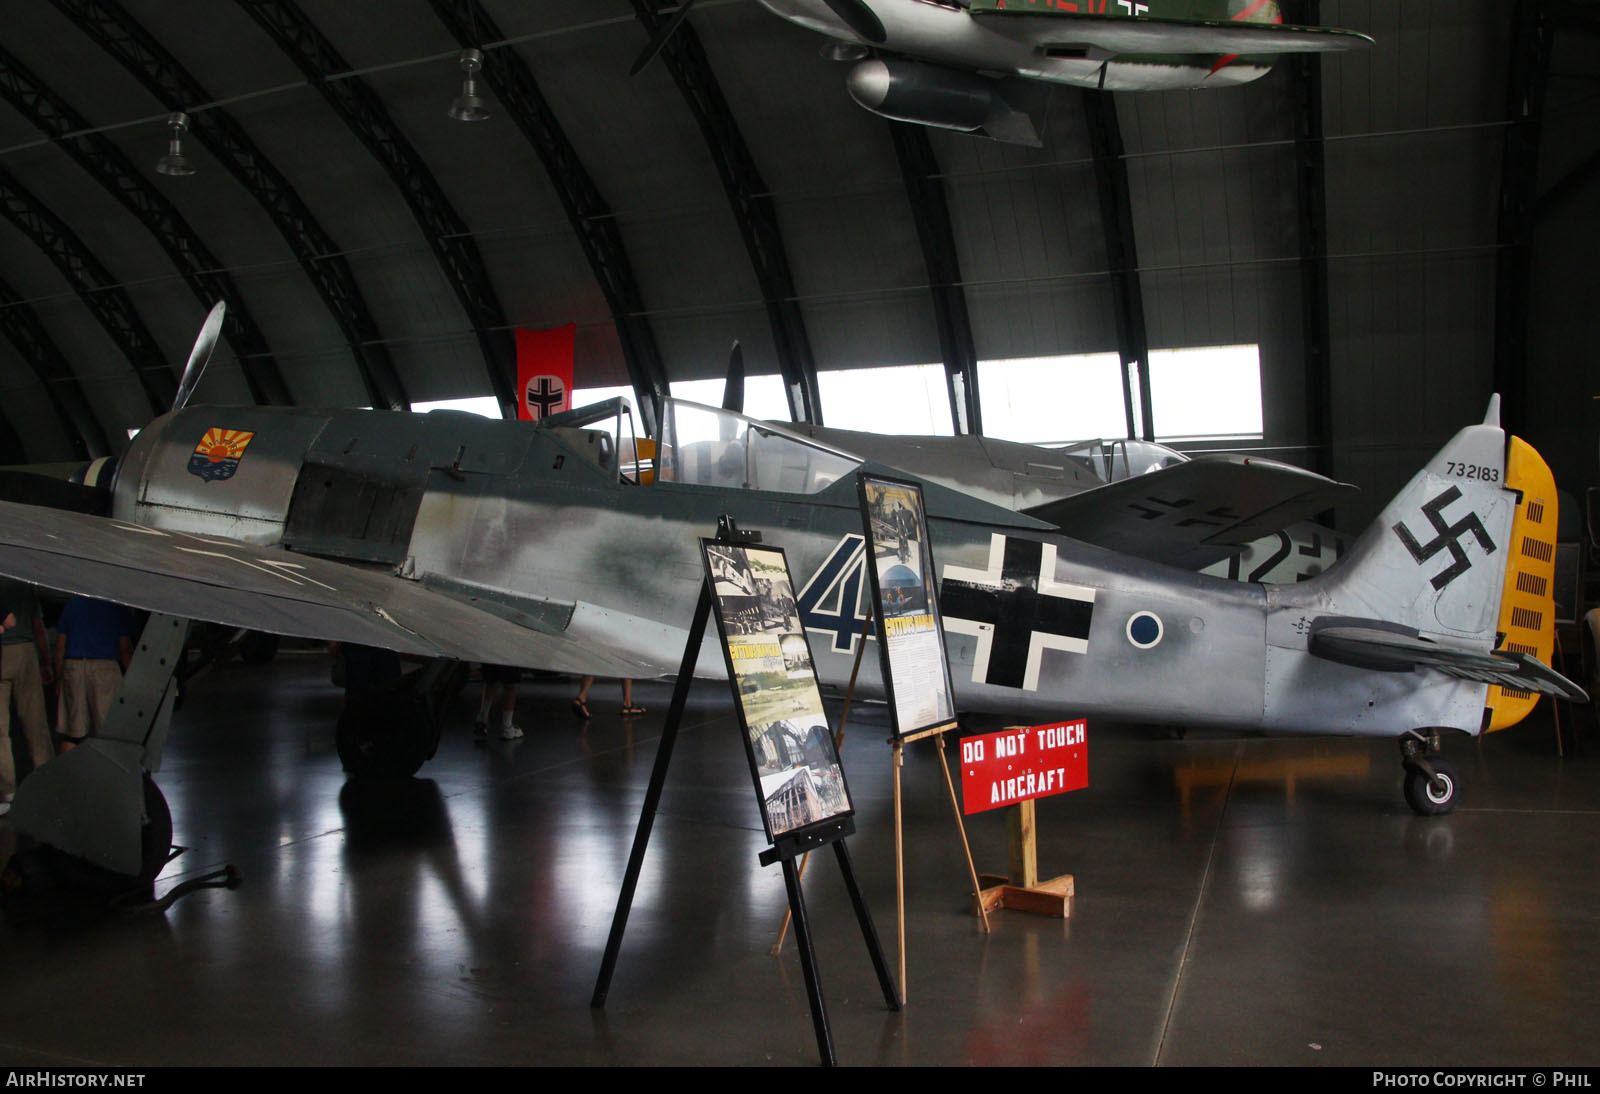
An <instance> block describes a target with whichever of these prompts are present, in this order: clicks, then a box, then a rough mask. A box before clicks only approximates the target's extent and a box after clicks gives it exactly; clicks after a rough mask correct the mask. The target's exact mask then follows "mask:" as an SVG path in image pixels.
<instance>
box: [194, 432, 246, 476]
mask: <svg viewBox="0 0 1600 1094" xmlns="http://www.w3.org/2000/svg"><path fill="white" fill-rule="evenodd" d="M254 436H255V434H254V433H247V432H245V431H244V430H241V429H208V430H206V435H205V436H204V437H201V438H200V443H199V444H197V445H195V446H194V454H193V455H191V456H190V457H189V474H191V475H198V476H200V477H201V478H202V479H205V480H206V481H207V482H217V481H219V480H221V479H231V478H233V473H234V472H235V471H237V470H239V461H240V460H241V459H243V458H244V450H245V449H246V448H248V447H249V446H250V441H251V438H253V437H254Z"/></svg>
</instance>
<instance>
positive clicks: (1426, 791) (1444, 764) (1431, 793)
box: [1406, 759, 1461, 817]
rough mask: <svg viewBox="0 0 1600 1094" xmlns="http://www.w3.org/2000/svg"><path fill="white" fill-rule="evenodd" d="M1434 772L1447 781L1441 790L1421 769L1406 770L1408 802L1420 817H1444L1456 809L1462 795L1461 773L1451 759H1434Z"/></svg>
mask: <svg viewBox="0 0 1600 1094" xmlns="http://www.w3.org/2000/svg"><path fill="white" fill-rule="evenodd" d="M1431 762H1432V764H1433V770H1434V773H1435V774H1437V775H1438V776H1439V778H1441V779H1443V780H1444V781H1445V783H1446V786H1445V789H1444V790H1443V791H1442V792H1441V791H1439V790H1436V789H1435V788H1434V786H1433V783H1432V781H1431V780H1429V778H1428V777H1427V776H1426V775H1424V774H1422V772H1420V771H1407V772H1406V804H1407V805H1409V806H1411V810H1412V812H1414V813H1416V814H1417V816H1419V817H1442V816H1444V815H1445V814H1446V813H1451V812H1454V811H1455V807H1456V802H1457V801H1458V800H1459V799H1460V796H1461V775H1460V773H1459V772H1457V771H1456V765H1455V764H1453V763H1451V762H1450V761H1449V760H1439V759H1436V760H1433V761H1431Z"/></svg>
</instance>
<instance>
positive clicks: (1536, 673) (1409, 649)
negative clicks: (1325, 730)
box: [1310, 620, 1589, 703]
mask: <svg viewBox="0 0 1600 1094" xmlns="http://www.w3.org/2000/svg"><path fill="white" fill-rule="evenodd" d="M1310 649H1311V652H1312V653H1314V654H1316V655H1317V656H1318V657H1324V658H1327V659H1328V660H1330V661H1338V662H1339V663H1340V664H1345V665H1354V666H1356V667H1357V668H1366V669H1377V670H1378V671H1380V672H1411V671H1415V670H1416V669H1419V668H1431V669H1438V670H1439V671H1440V672H1442V673H1445V674H1446V675H1449V676H1455V677H1458V678H1460V679H1463V680H1477V681H1479V682H1481V683H1485V684H1498V685H1499V686H1501V687H1503V688H1509V689H1511V690H1513V691H1532V692H1537V693H1539V694H1540V695H1553V696H1555V697H1556V698H1557V699H1565V700H1567V701H1568V702H1573V703H1587V702H1588V701H1589V696H1588V695H1587V694H1586V693H1585V692H1584V690H1583V689H1582V688H1580V687H1579V686H1578V685H1577V684H1574V683H1573V682H1572V681H1571V680H1568V679H1567V678H1566V677H1565V676H1562V675H1561V674H1560V673H1559V672H1557V671H1555V670H1554V669H1552V668H1550V667H1549V666H1547V665H1545V664H1544V663H1543V662H1541V661H1540V660H1539V659H1538V658H1536V657H1533V656H1531V655H1529V654H1526V653H1521V652H1519V651H1517V650H1496V651H1495V652H1493V653H1479V652H1477V651H1475V650H1464V649H1459V648H1457V647H1454V646H1445V645H1441V644H1440V643H1438V642H1432V641H1429V640H1428V639H1426V638H1423V637H1421V636H1420V635H1419V634H1417V633H1416V632H1415V631H1413V630H1411V629H1409V628H1404V627H1395V626H1394V625H1392V624H1384V623H1380V622H1367V621H1363V620H1340V621H1333V620H1325V621H1321V623H1320V624H1313V628H1312V632H1311V637H1310Z"/></svg>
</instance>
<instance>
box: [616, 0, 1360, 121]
mask: <svg viewBox="0 0 1600 1094" xmlns="http://www.w3.org/2000/svg"><path fill="white" fill-rule="evenodd" d="M759 2H760V4H761V6H762V7H764V8H767V9H768V10H769V11H771V12H773V13H774V14H776V15H779V16H782V17H783V18H784V19H787V20H789V21H790V22H792V23H798V24H799V25H800V26H803V27H806V28H808V29H811V30H815V31H817V32H818V33H821V34H825V35H827V36H828V37H830V38H833V39H834V40H835V42H836V45H835V46H834V47H833V49H832V50H831V51H830V52H831V55H832V56H835V57H838V58H840V59H842V60H854V61H855V62H856V64H855V66H854V67H853V68H852V69H851V70H850V75H849V77H848V79H847V81H846V85H847V87H848V88H849V91H850V96H851V97H852V98H853V99H855V101H856V102H857V103H859V104H860V105H861V106H863V107H865V108H866V109H867V110H870V111H872V112H873V113H874V114H880V115H882V116H883V117H886V118H891V119H893V120H896V121H903V122H913V123H916V124H919V125H931V126H935V127H938V128H941V129H954V130H958V131H961V132H966V133H977V134H981V135H982V136H986V137H991V138H993V139H995V140H1000V141H1007V142H1009V143H1013V144H1026V145H1032V146H1034V147H1038V146H1040V145H1041V144H1042V143H1043V141H1042V140H1041V138H1040V120H1041V118H1042V116H1043V112H1044V107H1045V102H1046V99H1047V97H1048V94H1049V90H1050V87H1049V85H1051V84H1070V85H1072V86H1075V87H1086V88H1094V89H1098V90H1103V91H1170V90H1175V89H1184V88H1202V87H1229V86H1233V85H1236V84H1243V83H1248V82H1250V81H1251V80H1255V79H1259V78H1260V77H1262V76H1264V75H1266V73H1267V71H1268V70H1269V69H1270V68H1271V67H1272V63H1273V61H1274V60H1276V59H1277V58H1278V57H1279V56H1280V55H1282V54H1285V53H1328V52H1338V51H1344V50H1350V49H1358V48H1362V47H1365V46H1370V45H1371V44H1372V39H1371V38H1369V37H1367V36H1366V35H1364V34H1360V33H1358V32H1356V31H1351V30H1338V29H1334V28H1330V27H1303V26H1289V25H1285V24H1284V22H1283V15H1282V13H1281V12H1280V11H1279V8H1278V4H1277V2H1276V0H1148V2H1136V0H759ZM693 6H694V0H686V2H685V3H684V4H683V5H682V6H681V7H680V8H679V9H678V11H677V14H676V15H675V16H674V17H673V18H672V19H671V20H670V21H669V22H668V23H667V24H666V25H665V26H663V28H662V30H661V31H660V33H658V34H657V35H656V36H655V37H654V38H653V39H652V40H651V42H650V44H649V45H648V46H647V47H646V48H645V50H644V52H643V53H641V54H640V56H639V60H638V61H637V62H636V63H635V64H634V67H633V71H634V72H638V71H639V70H640V69H642V68H643V67H644V66H645V65H646V64H648V63H649V62H650V60H651V58H653V57H654V56H655V54H656V53H657V52H659V51H660V49H661V47H662V46H663V45H665V44H666V41H667V40H668V39H669V38H670V37H671V35H672V33H673V32H674V31H675V30H676V29H677V27H678V25H679V24H680V23H681V22H682V21H683V19H684V18H685V17H686V16H687V15H688V13H689V10H690V9H691V8H692V7H693Z"/></svg>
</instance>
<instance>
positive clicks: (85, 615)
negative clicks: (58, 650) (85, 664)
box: [56, 596, 133, 661]
mask: <svg viewBox="0 0 1600 1094" xmlns="http://www.w3.org/2000/svg"><path fill="white" fill-rule="evenodd" d="M56 633H57V634H64V635H66V636H67V656H68V657H82V658H88V659H90V660H94V661H115V660H117V659H118V658H119V657H120V655H121V650H120V649H119V648H118V641H117V640H118V639H119V638H131V637H132V636H133V616H132V614H131V613H130V612H129V611H128V609H127V608H124V607H123V606H122V605H120V604H112V603H110V602H109V601H105V600H93V599H90V598H89V597H86V596H75V597H73V598H72V599H71V600H68V601H67V606H66V607H65V608H62V609H61V618H60V619H59V620H57V621H56Z"/></svg>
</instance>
